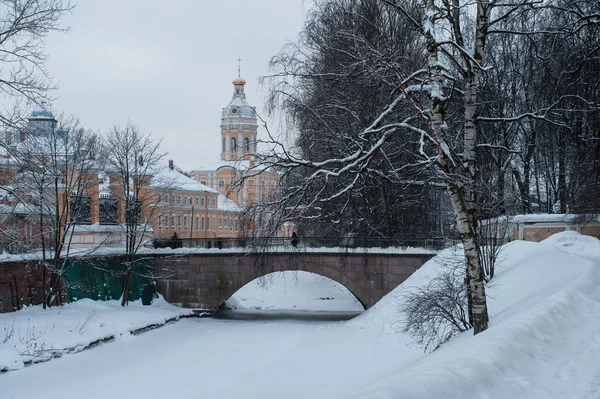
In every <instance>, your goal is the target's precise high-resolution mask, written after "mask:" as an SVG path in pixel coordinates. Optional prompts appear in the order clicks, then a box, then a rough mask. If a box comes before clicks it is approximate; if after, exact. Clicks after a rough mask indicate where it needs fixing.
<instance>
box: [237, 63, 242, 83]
mask: <svg viewBox="0 0 600 399" xmlns="http://www.w3.org/2000/svg"><path fill="white" fill-rule="evenodd" d="M237 60H238V78H241V77H242V75H241V74H242V59H241V58H238V59H237Z"/></svg>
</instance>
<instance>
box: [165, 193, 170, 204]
mask: <svg viewBox="0 0 600 399" xmlns="http://www.w3.org/2000/svg"><path fill="white" fill-rule="evenodd" d="M164 200H165V202H166V203H167V204H168V203H169V194H165V198H164Z"/></svg>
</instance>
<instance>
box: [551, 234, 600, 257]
mask: <svg viewBox="0 0 600 399" xmlns="http://www.w3.org/2000/svg"><path fill="white" fill-rule="evenodd" d="M542 243H544V244H549V245H553V246H555V247H558V248H560V249H562V250H563V251H566V252H568V253H571V254H574V255H580V256H585V257H588V258H592V259H600V240H599V239H597V238H596V237H591V236H584V235H581V234H579V233H577V232H575V231H564V232H562V233H557V234H554V235H551V236H550V237H548V238H546V239H545V240H544V241H542Z"/></svg>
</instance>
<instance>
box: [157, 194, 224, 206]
mask: <svg viewBox="0 0 600 399" xmlns="http://www.w3.org/2000/svg"><path fill="white" fill-rule="evenodd" d="M158 202H159V203H164V204H169V205H184V206H185V205H189V206H192V205H195V206H200V207H204V206H207V207H209V208H216V207H217V200H216V198H206V200H205V198H204V197H198V196H196V197H195V198H194V197H188V196H185V195H184V196H183V197H182V196H181V195H177V196H176V195H174V194H173V195H171V196H169V194H164V195H163V194H158ZM211 205H212V206H211Z"/></svg>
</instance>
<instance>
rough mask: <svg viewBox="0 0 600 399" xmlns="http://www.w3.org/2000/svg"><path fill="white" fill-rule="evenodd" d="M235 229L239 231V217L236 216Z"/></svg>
mask: <svg viewBox="0 0 600 399" xmlns="http://www.w3.org/2000/svg"><path fill="white" fill-rule="evenodd" d="M235 231H238V218H235Z"/></svg>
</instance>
